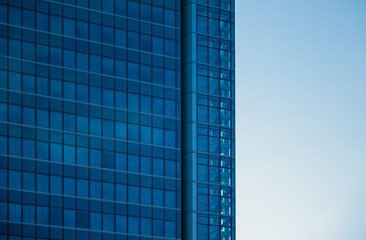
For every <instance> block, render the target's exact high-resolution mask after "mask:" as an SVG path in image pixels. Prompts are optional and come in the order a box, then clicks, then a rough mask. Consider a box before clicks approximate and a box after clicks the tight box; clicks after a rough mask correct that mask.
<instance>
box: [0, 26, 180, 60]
mask: <svg viewBox="0 0 366 240" xmlns="http://www.w3.org/2000/svg"><path fill="white" fill-rule="evenodd" d="M0 25H3V26H7V27H13V28H18V29H22V30H27V31H33V32H36V33H43V34H48V35H52V36H57V37H62V38H67V39H72V40H76V41H82V42H87V43H93V44H99V45H101V46H106V47H113V48H115V49H124V50H127V51H132V52H137V53H143V54H148V55H151V56H156V57H162V58H168V59H172V60H176V61H180V57H173V56H169V55H164V54H159V53H153V52H147V51H144V50H139V49H134V48H129V47H122V46H119V45H115V44H110V43H103V42H98V41H94V40H89V39H84V38H79V37H73V36H69V35H65V34H60V33H54V32H49V31H44V30H39V29H34V28H28V27H23V26H19V25H13V24H7V23H3V22H0ZM121 30H125V29H121ZM126 30H127V29H126ZM127 31H128V30H127ZM151 36H153V35H151ZM10 39H11V38H10ZM167 39H169V40H173V41H176V42H179V41H178V40H174V39H170V38H167ZM23 41H24V40H23ZM25 42H27V41H25ZM35 44H36V42H35ZM41 45H44V44H41ZM47 46H50V45H47Z"/></svg>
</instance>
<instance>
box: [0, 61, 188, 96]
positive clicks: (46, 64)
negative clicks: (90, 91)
mask: <svg viewBox="0 0 366 240" xmlns="http://www.w3.org/2000/svg"><path fill="white" fill-rule="evenodd" d="M0 58H4V59H7V60H13V61H19V62H23V63H32V64H35V65H42V66H46V67H49V68H57V69H61V70H67V71H73V72H75V73H84V74H88V75H95V76H99V77H107V78H113V79H118V80H124V81H128V82H134V83H140V84H145V85H150V86H152V87H162V88H167V89H173V90H177V91H180V89H181V88H177V87H171V86H167V85H161V84H155V83H148V82H143V81H140V80H135V79H129V78H123V77H117V76H115V75H107V74H102V73H95V72H89V71H85V70H80V69H76V68H69V67H63V66H59V65H53V64H49V63H42V62H37V61H32V60H26V59H23V58H15V57H9V56H5V55H0ZM175 71H176V72H179V71H177V70H175ZM24 74H28V73H24ZM33 75H35V74H33ZM89 85H90V84H89ZM91 86H95V85H91Z"/></svg>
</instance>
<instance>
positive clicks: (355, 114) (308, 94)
mask: <svg viewBox="0 0 366 240" xmlns="http://www.w3.org/2000/svg"><path fill="white" fill-rule="evenodd" d="M235 7H236V139H237V141H236V149H237V152H236V159H237V160H236V162H237V168H236V175H237V176H236V185H237V193H236V198H237V200H236V206H237V207H236V216H237V223H236V227H237V239H238V240H366V1H365V0H306V1H304V0H276V1H274V0H254V1H253V0H237V1H236V6H235Z"/></svg>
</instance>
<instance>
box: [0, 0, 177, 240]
mask: <svg viewBox="0 0 366 240" xmlns="http://www.w3.org/2000/svg"><path fill="white" fill-rule="evenodd" d="M180 4H181V3H180V0H145V1H144V0H140V1H136V0H23V1H22V0H0V235H1V236H0V239H9V240H10V239H11V240H13V239H14V240H15V239H17V240H18V239H19V240H20V239H26V240H32V239H70V240H72V239H93V240H94V239H95V240H97V239H146V240H148V239H180V238H181V230H180V226H181V220H180V219H181V201H180V199H181V198H180V195H181V194H180V187H181V181H180V179H181V177H180V166H181V164H180V158H181V151H180V149H181V147H180V146H181V143H180V139H181V137H180V135H181V130H180V128H181V121H180V119H181V117H180V106H181V104H180V98H181V97H180V85H181V84H180V77H181V74H180V67H181V62H180V42H181V41H180V37H181V33H180V25H181V24H180V7H181V5H180Z"/></svg>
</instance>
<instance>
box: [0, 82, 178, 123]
mask: <svg viewBox="0 0 366 240" xmlns="http://www.w3.org/2000/svg"><path fill="white" fill-rule="evenodd" d="M101 89H102V88H101ZM0 91H6V92H9V93H15V94H20V95H27V96H32V97H39V98H47V99H49V100H56V101H60V102H67V103H74V104H80V105H85V106H88V107H99V108H101V110H104V109H105V110H112V111H116V112H126V113H134V114H140V115H145V116H150V117H159V118H164V119H169V120H175V121H180V120H181V119H180V118H176V117H170V116H166V115H159V114H154V113H146V112H141V111H134V110H129V109H123V108H116V107H111V106H107V105H99V104H95V103H89V102H82V101H77V100H70V99H65V98H61V97H53V96H48V95H43V94H37V93H29V92H24V91H16V90H11V89H6V88H0ZM125 93H129V92H125ZM136 94H138V93H136ZM138 95H139V96H140V95H143V96H146V95H144V94H138ZM163 99H164V100H171V101H175V102H176V103H177V104H178V103H180V100H172V99H167V98H163ZM14 105H17V104H14ZM21 105H22V106H24V104H21ZM26 107H28V106H27V105H26ZM39 109H44V108H39ZM57 112H59V111H57ZM65 113H70V112H65ZM82 116H85V115H82ZM87 116H90V114H89V115H87ZM91 117H92V116H91ZM101 119H102V118H101ZM109 120H110V119H109Z"/></svg>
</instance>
